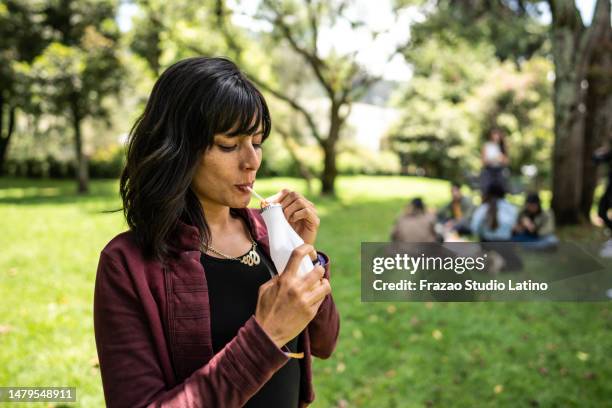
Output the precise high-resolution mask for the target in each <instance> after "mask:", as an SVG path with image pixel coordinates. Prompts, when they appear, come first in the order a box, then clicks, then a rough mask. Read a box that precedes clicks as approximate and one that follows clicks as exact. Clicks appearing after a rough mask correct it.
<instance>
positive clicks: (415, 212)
mask: <svg viewBox="0 0 612 408" xmlns="http://www.w3.org/2000/svg"><path fill="white" fill-rule="evenodd" d="M435 224H436V216H435V215H434V214H432V213H430V212H427V211H426V208H425V203H423V200H422V199H421V198H420V197H417V198H413V199H412V200H411V201H410V203H409V204H408V205H406V208H405V209H404V213H403V214H402V215H401V216H400V217H399V218H398V219H397V221H396V222H395V225H394V227H393V231H392V232H391V241H393V242H439V241H440V239H439V238H438V236H437V235H436V232H435Z"/></svg>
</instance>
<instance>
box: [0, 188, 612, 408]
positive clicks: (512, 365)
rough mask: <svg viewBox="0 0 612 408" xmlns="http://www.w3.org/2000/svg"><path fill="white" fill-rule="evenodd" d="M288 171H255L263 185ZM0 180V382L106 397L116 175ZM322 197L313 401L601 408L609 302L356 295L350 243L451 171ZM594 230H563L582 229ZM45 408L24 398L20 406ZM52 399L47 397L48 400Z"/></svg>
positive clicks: (431, 195)
mask: <svg viewBox="0 0 612 408" xmlns="http://www.w3.org/2000/svg"><path fill="white" fill-rule="evenodd" d="M282 187H289V188H293V189H296V190H298V191H303V189H304V183H303V182H302V181H300V180H296V179H280V178H277V179H268V180H260V181H258V182H257V185H256V188H257V190H258V191H259V192H260V193H262V194H264V195H267V194H272V193H273V192H275V191H276V190H277V189H280V188H282ZM74 189H75V186H74V184H73V182H67V181H48V180H45V181H31V180H14V179H0V226H1V227H0V228H1V229H0V248H1V252H0V299H1V300H0V386H74V387H76V388H77V401H78V402H77V403H75V404H69V405H70V406H81V407H100V406H103V395H102V388H101V381H100V374H99V369H98V366H97V359H96V350H95V343H94V337H93V322H92V296H93V283H94V278H95V271H96V265H97V262H98V256H99V252H100V250H101V249H102V248H103V247H104V245H105V244H106V243H107V242H108V241H109V240H110V239H111V238H112V237H113V236H114V235H116V234H117V233H119V232H120V231H122V230H124V229H125V224H124V222H123V219H122V214H121V212H107V211H109V210H116V209H118V208H119V204H120V202H119V199H118V196H117V193H116V192H117V182H116V181H112V180H109V181H95V182H93V183H92V193H91V194H90V195H89V196H87V197H79V196H76V195H75V194H74V193H73V191H74ZM338 191H339V199H338V200H330V199H318V198H316V197H309V198H310V199H311V200H313V201H314V202H315V204H316V205H317V208H318V210H319V214H320V216H321V220H322V223H321V231H320V234H319V240H318V243H317V247H318V248H319V249H320V250H322V251H324V252H326V253H327V254H328V255H329V256H330V258H331V262H332V264H331V265H332V266H331V267H332V272H331V274H332V288H333V293H334V299H335V301H336V304H337V307H338V309H339V311H340V314H341V334H340V339H339V342H338V346H337V349H336V352H335V353H334V355H333V356H332V357H331V358H330V359H328V360H315V361H314V381H315V391H316V394H317V398H316V401H315V403H314V404H313V407H315V408H317V407H375V408H382V407H402V408H403V407H450V406H452V407H480V406H504V407H517V406H533V407H568V406H570V407H571V406H576V407H578V406H579V407H601V406H605V405H606V404H609V403H610V400H611V396H612V381H610V379H611V378H612V364H610V350H612V335H611V334H612V330H611V329H612V310H611V308H610V303H609V302H607V303H559V302H557V303H553V302H550V303H544V302H542V303H362V302H361V300H360V269H359V268H360V258H359V257H360V252H359V251H360V243H361V242H362V241H385V240H387V238H388V235H389V232H390V228H391V225H392V223H393V220H394V219H395V217H396V216H397V215H398V214H399V212H400V211H401V208H402V206H403V205H404V204H405V202H406V201H407V200H408V199H409V198H410V197H413V196H417V195H420V196H422V197H424V199H425V200H426V203H427V204H429V205H434V206H435V205H440V204H442V203H443V202H444V201H445V200H446V199H448V183H447V182H444V181H440V180H431V179H424V178H412V177H347V178H340V179H339V181H338ZM599 234H600V231H598V230H597V229H595V228H592V229H584V228H583V229H576V228H574V229H568V230H566V231H562V235H564V236H567V237H571V238H576V237H579V238H581V239H584V240H589V239H593V238H595V237H597V236H598V235H599ZM41 405H43V406H46V405H44V404H29V405H28V404H25V403H24V404H22V405H20V406H24V407H25V406H41ZM49 406H53V405H52V404H51V405H49Z"/></svg>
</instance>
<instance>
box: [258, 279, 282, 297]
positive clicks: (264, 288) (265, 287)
mask: <svg viewBox="0 0 612 408" xmlns="http://www.w3.org/2000/svg"><path fill="white" fill-rule="evenodd" d="M277 280H278V275H275V276H274V277H272V278H270V279H269V280H268V281H267V282H265V283H263V284H262V285H260V286H259V293H262V292H265V291H267V290H268V289H270V287H272V286H274V285H276V284H277Z"/></svg>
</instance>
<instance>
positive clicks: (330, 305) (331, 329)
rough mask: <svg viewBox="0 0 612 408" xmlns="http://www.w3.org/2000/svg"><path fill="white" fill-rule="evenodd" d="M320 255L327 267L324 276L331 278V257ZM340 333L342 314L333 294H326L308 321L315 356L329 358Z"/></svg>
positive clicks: (319, 253) (311, 345) (311, 346)
mask: <svg viewBox="0 0 612 408" xmlns="http://www.w3.org/2000/svg"><path fill="white" fill-rule="evenodd" d="M318 255H319V257H320V258H321V257H322V258H323V259H324V262H322V265H323V267H324V268H325V275H324V278H326V279H328V280H329V279H330V274H329V267H330V261H329V257H328V256H327V255H325V254H324V253H322V252H318ZM339 333H340V315H339V314H338V310H337V309H336V305H335V303H334V299H333V297H332V294H331V293H330V294H329V295H327V296H325V299H324V300H323V302H322V303H321V305H320V306H319V310H318V311H317V314H316V315H315V317H314V318H313V319H312V321H311V322H310V323H308V335H309V336H310V350H311V352H312V355H313V356H316V357H319V358H322V359H326V358H329V357H330V356H331V355H332V353H333V352H334V349H335V348H336V343H337V342H338V335H339Z"/></svg>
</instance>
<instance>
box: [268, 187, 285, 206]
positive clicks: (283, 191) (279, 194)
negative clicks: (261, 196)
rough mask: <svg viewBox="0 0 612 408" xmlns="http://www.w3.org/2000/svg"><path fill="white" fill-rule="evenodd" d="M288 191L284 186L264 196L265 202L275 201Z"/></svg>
mask: <svg viewBox="0 0 612 408" xmlns="http://www.w3.org/2000/svg"><path fill="white" fill-rule="evenodd" d="M288 191H289V190H287V189H286V188H283V189H282V190H281V191H279V192H278V193H276V194H274V195H271V196H270V197H266V202H267V203H277V202H279V201H280V200H282V199H283V197H284V196H285V194H287V192H288Z"/></svg>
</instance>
